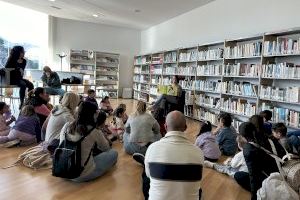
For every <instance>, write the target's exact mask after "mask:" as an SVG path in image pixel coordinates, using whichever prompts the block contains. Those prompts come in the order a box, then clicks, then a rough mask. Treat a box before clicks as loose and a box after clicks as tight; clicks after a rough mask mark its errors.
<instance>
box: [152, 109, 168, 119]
mask: <svg viewBox="0 0 300 200" xmlns="http://www.w3.org/2000/svg"><path fill="white" fill-rule="evenodd" d="M152 115H153V117H154V119H156V120H157V121H158V122H160V121H163V120H165V110H164V109H163V108H156V109H155V110H154V111H153V113H152Z"/></svg>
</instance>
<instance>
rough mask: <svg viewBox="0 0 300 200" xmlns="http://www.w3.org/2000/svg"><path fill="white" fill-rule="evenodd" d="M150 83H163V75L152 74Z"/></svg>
mask: <svg viewBox="0 0 300 200" xmlns="http://www.w3.org/2000/svg"><path fill="white" fill-rule="evenodd" d="M150 83H151V84H156V85H159V84H161V83H162V78H161V77H157V76H152V78H151V79H150Z"/></svg>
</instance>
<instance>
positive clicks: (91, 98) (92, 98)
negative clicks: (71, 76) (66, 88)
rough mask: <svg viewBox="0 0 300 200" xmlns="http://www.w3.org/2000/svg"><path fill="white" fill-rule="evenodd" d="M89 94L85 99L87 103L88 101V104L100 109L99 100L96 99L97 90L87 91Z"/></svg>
mask: <svg viewBox="0 0 300 200" xmlns="http://www.w3.org/2000/svg"><path fill="white" fill-rule="evenodd" d="M87 94H88V96H87V97H86V98H85V101H88V102H91V103H93V104H95V105H96V106H97V108H98V107H99V106H98V103H97V100H96V98H95V97H96V92H95V90H93V89H89V90H88V91H87Z"/></svg>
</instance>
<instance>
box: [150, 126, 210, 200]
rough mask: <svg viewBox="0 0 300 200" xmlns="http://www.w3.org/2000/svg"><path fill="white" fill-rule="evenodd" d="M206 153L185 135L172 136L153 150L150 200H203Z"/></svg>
mask: <svg viewBox="0 0 300 200" xmlns="http://www.w3.org/2000/svg"><path fill="white" fill-rule="evenodd" d="M203 160H204V159H203V153H202V151H201V149H199V148H198V147H196V146H194V145H193V144H192V143H191V142H190V141H189V140H188V139H187V138H186V137H185V134H184V133H182V132H177V131H172V132H168V133H167V134H166V135H165V137H164V138H162V139H161V140H160V141H158V142H155V143H153V144H152V145H150V146H149V148H148V150H147V153H146V156H145V165H146V174H147V176H148V177H149V178H150V191H149V200H183V199H184V200H199V190H200V183H201V178H202V166H203Z"/></svg>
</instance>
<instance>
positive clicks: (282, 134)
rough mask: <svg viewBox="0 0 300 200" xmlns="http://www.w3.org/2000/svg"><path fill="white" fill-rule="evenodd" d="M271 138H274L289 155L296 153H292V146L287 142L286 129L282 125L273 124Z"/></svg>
mask: <svg viewBox="0 0 300 200" xmlns="http://www.w3.org/2000/svg"><path fill="white" fill-rule="evenodd" d="M272 133H273V137H274V138H276V139H277V140H278V141H279V143H280V144H281V145H282V146H283V147H284V148H285V149H286V150H287V151H288V152H289V153H298V152H294V151H293V146H292V144H291V143H290V141H289V138H288V137H287V136H286V135H287V127H286V126H285V124H284V123H277V124H274V125H273V127H272Z"/></svg>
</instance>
